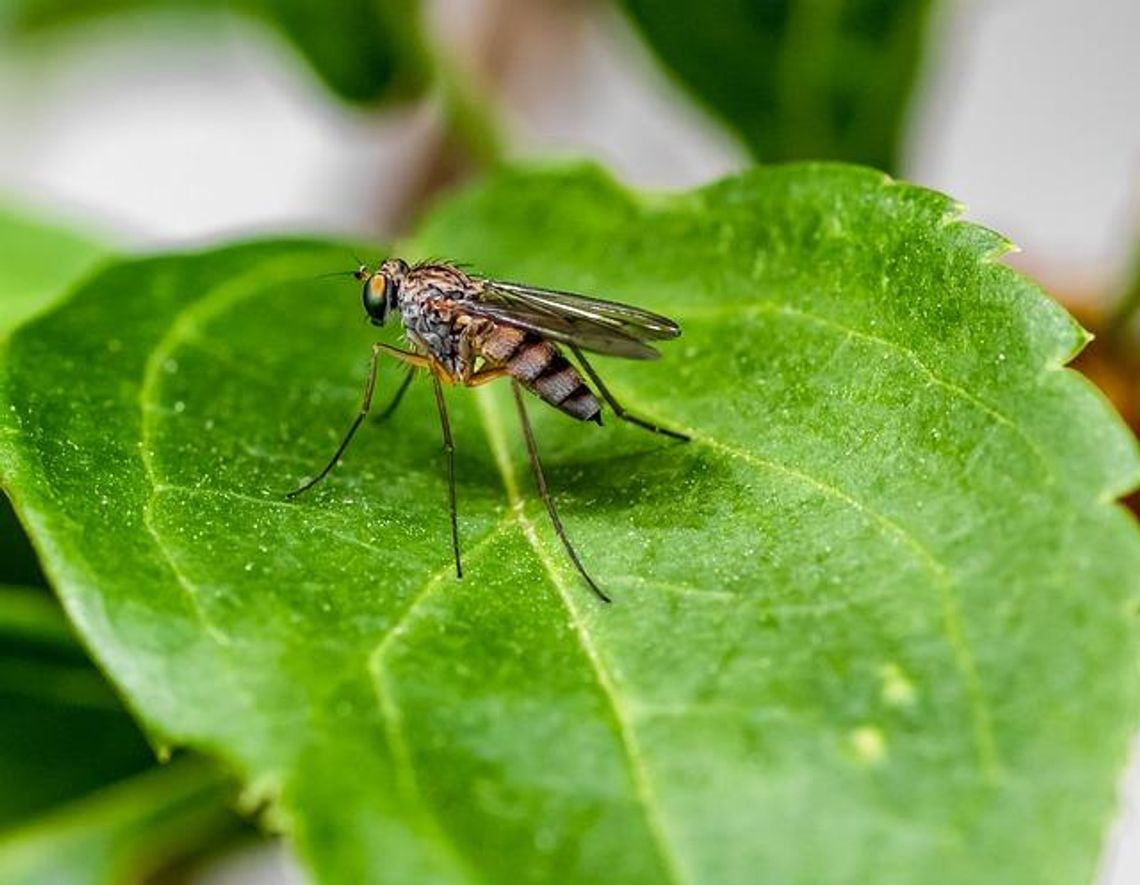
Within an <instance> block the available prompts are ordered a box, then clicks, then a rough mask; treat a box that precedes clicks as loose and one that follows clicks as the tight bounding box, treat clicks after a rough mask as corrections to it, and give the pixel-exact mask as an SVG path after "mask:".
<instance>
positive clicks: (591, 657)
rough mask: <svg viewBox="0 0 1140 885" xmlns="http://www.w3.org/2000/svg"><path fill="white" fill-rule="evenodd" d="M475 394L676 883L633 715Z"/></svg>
mask: <svg viewBox="0 0 1140 885" xmlns="http://www.w3.org/2000/svg"><path fill="white" fill-rule="evenodd" d="M476 398H477V402H478V404H479V412H480V415H481V416H482V418H483V425H484V428H485V430H486V432H487V438H488V440H489V442H490V445H491V450H492V453H493V455H494V458H495V463H496V464H497V465H498V467H499V472H500V474H501V475H502V479H503V485H504V486H505V488H506V492H507V497H508V499H509V500H510V503H511V512H512V513H513V514H514V517H515V519H516V520H517V521H518V524H519V527H520V528H521V529H522V532H523V535H524V536H525V537H526V539H527V543H528V544H529V545H530V547H531V548H532V549H533V550H534V552H535V555H536V556H537V557H538V560H539V562H540V563H541V564H542V566H543V569H544V570H545V571H546V573H547V576H548V577H549V579H550V582H551V584H552V585H553V586H554V589H555V590H556V591H557V592H558V595H559V597H560V598H561V600H562V604H563V606H564V607H565V609H566V613H567V615H568V616H569V619H570V623H571V626H572V627H573V628H574V631H575V634H576V635H577V637H578V642H579V644H580V646H581V648H582V651H583V653H584V654H585V656H586V659H587V660H588V661H589V662H590V665H591V667H592V668H593V670H594V674H595V676H596V677H597V681H598V686H599V688H600V689H601V690H602V693H603V694H604V695H605V697H606V700H607V702H608V704H609V706H610V710H611V712H612V713H613V717H614V724H615V725H616V726H617V734H618V739H619V741H620V743H621V747H622V752H623V754H624V755H625V758H626V762H627V764H628V766H629V773H630V780H631V781H632V783H633V788H634V794H635V796H636V798H637V800H638V803H639V804H640V805H641V808H642V812H643V814H644V815H645V821H646V826H647V827H648V829H649V834H650V837H651V838H652V840H653V843H654V845H655V847H656V849H657V853H658V856H659V858H660V860H661V864H662V867H663V869H664V871H665V872H666V873H667V874H668V877H669V881H671V882H673V883H677V885H680V883H682V882H685V881H686V878H687V877H685V876H683V875H682V872H681V867H680V864H679V863H678V859H677V857H676V855H675V852H674V850H673V848H672V846H671V843H670V841H669V839H668V835H667V833H666V830H665V824H664V820H663V817H662V813H661V807H660V803H659V801H658V799H657V797H656V794H655V791H654V789H653V785H652V781H651V778H650V775H649V771H648V769H647V768H646V766H645V761H644V759H643V758H642V756H643V754H642V752H641V748H640V745H639V743H638V741H637V737H636V735H635V733H634V726H633V717H632V716H630V715H629V712H628V711H627V710H626V709H625V707H624V704H623V702H622V699H621V696H620V695H619V694H618V690H617V685H616V684H615V682H614V680H613V677H612V675H611V674H610V672H609V669H608V668H607V667H606V664H605V661H604V660H603V658H602V656H601V653H600V652H599V650H598V648H597V646H596V645H595V644H594V641H593V639H592V638H591V637H590V634H589V631H588V630H587V629H586V626H585V624H584V623H583V621H582V617H581V614H580V613H579V611H578V608H577V606H575V604H574V602H573V600H572V598H571V597H572V594H571V593H570V592H569V591H568V590H567V587H566V585H565V582H564V581H563V579H562V576H561V573H560V572H559V570H558V568H557V567H556V566H555V564H554V563H553V562H552V561H551V559H550V558H549V556H548V555H547V553H546V550H545V548H544V547H543V546H542V544H541V543H540V541H539V539H538V532H537V531H536V529H535V526H534V523H532V522H531V521H530V520H529V519H528V518H527V517H526V514H525V512H524V502H523V498H522V495H521V494H520V492H519V488H518V483H517V481H516V478H515V473H514V468H513V466H512V464H511V460H510V455H509V454H508V452H507V444H506V439H505V437H504V435H503V431H502V426H501V424H500V422H499V421H498V416H497V415H495V414H494V412H493V409H492V407H491V401H490V398H489V393H488V392H487V391H486V390H478V391H476Z"/></svg>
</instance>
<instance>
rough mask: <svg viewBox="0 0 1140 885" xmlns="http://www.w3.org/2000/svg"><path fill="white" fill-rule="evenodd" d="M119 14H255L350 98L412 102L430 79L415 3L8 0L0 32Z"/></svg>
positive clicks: (18, 33)
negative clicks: (404, 98)
mask: <svg viewBox="0 0 1140 885" xmlns="http://www.w3.org/2000/svg"><path fill="white" fill-rule="evenodd" d="M123 12H162V13H167V14H187V15H197V14H202V13H212V14H218V13H223V12H235V13H238V14H244V15H248V16H254V17H256V18H258V19H259V20H261V21H264V22H266V23H267V24H269V25H270V26H272V27H274V28H276V29H277V30H279V31H280V32H281V33H282V34H284V35H285V36H286V37H287V38H288V39H289V40H290V41H291V42H292V43H293V45H294V46H295V47H296V48H297V50H298V51H299V52H300V54H301V55H302V56H303V57H304V58H305V59H306V60H307V61H308V62H309V64H310V65H311V66H312V68H313V70H315V71H316V73H317V74H318V75H319V76H320V77H321V79H322V80H323V81H324V82H325V84H326V85H327V86H328V87H329V88H330V89H331V90H332V91H333V92H335V93H336V94H337V95H339V96H340V97H341V98H343V99H345V100H347V101H352V102H358V103H374V102H377V101H381V100H384V99H391V98H400V97H411V96H414V95H416V94H418V93H419V92H421V91H422V90H423V89H424V88H426V86H427V85H428V81H429V79H430V71H429V62H428V57H427V53H426V50H425V46H424V41H423V36H422V32H421V20H420V14H421V12H420V3H419V0H329V2H311V0H202V2H197V0H7V2H6V4H5V8H4V9H3V10H2V11H0V29H6V30H7V31H8V33H9V35H10V36H15V37H29V36H33V35H36V34H44V33H47V32H49V31H51V30H53V29H56V28H58V27H60V26H64V25H68V24H74V23H76V22H80V21H82V20H84V19H91V18H95V17H98V16H104V15H110V14H115V13H123ZM0 33H2V30H0Z"/></svg>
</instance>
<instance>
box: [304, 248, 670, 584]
mask: <svg viewBox="0 0 1140 885" xmlns="http://www.w3.org/2000/svg"><path fill="white" fill-rule="evenodd" d="M353 276H355V277H356V279H357V280H359V281H360V282H361V283H362V284H363V293H362V298H363V301H364V310H365V313H366V314H367V316H368V318H369V319H370V320H371V322H372V324H373V325H375V326H383V325H384V323H385V322H386V320H387V319H388V316H389V314H391V313H395V314H396V315H397V316H398V317H399V320H400V322H401V324H402V325H403V329H404V336H405V338H406V340H407V342H408V344H410V345H411V349H409V350H403V349H400V348H398V347H393V346H392V345H389V344H384V343H382V342H377V343H375V344H373V345H372V359H371V362H370V364H369V369H368V376H367V379H366V381H365V384H364V396H363V400H362V402H361V404H360V411H359V412H358V413H357V415H356V418H355V419H354V420H353V422H352V424H351V426H350V427H349V429H348V432H347V433H346V434H345V436H344V439H343V440H342V441H341V443H340V446H339V447H338V448H337V450H336V452H335V454H334V455H333V456H332V458H331V460H329V462H328V464H326V465H325V467H324V468H323V469H322V470H321V471H320V473H318V474H317V475H316V476H314V477H313V478H312V479H310V480H309V481H308V482H306V483H305V484H304V485H302V486H301V487H300V488H298V489H296V490H294V491H292V492H290V493H289V495H288V496H287V497H289V498H290V499H293V498H296V497H297V496H298V495H301V494H303V493H304V492H307V491H308V490H309V489H311V488H312V487H313V486H315V485H316V484H317V483H319V482H320V481H321V480H322V479H324V478H325V477H326V476H328V474H329V472H330V471H331V470H332V469H333V468H334V467H335V466H336V465H337V464H338V463H339V462H340V459H341V456H342V455H343V454H344V453H345V450H346V449H347V448H348V446H349V443H351V442H352V438H353V436H354V435H355V434H356V431H357V430H358V429H359V428H360V425H361V423H362V422H363V421H364V419H365V417H366V416H367V415H368V413H369V411H370V410H371V408H372V394H373V392H374V390H375V387H376V370H377V365H378V361H379V358H380V356H381V355H386V356H390V357H393V358H395V359H396V360H399V361H400V362H402V363H404V364H405V365H406V366H407V367H408V370H407V372H406V373H405V375H404V378H403V381H402V382H401V384H400V386H399V388H397V390H396V393H395V395H394V396H393V398H392V401H391V402H390V403H389V404H388V405H387V407H385V409H384V410H383V412H381V414H380V416H379V419H380V420H383V419H385V418H387V417H389V416H390V415H391V414H392V413H393V412H395V410H396V408H397V407H398V406H399V405H400V401H401V400H402V399H403V396H404V393H405V392H406V391H407V389H408V385H409V384H410V383H411V381H412V378H413V377H414V376H415V374H416V372H417V371H418V370H426V371H427V372H428V373H429V374H430V375H431V379H432V385H433V389H434V392H435V403H436V407H437V409H438V411H439V421H440V426H441V428H442V431H443V444H444V449H445V451H446V453H447V466H448V477H447V478H448V504H449V510H450V516H451V547H452V552H453V554H454V556H455V573H456V576H457V577H462V576H463V566H462V562H461V559H460V553H459V522H458V509H457V507H456V499H455V445H454V442H453V440H452V436H451V425H450V422H449V421H448V417H447V403H446V401H445V399H444V393H443V385H444V384H461V385H463V386H465V387H478V386H479V385H481V384H485V383H487V382H489V381H494V380H496V379H499V378H509V379H510V381H511V387H512V390H513V392H514V398H515V404H516V406H517V408H518V414H519V421H520V422H521V424H522V430H523V437H524V439H525V441H526V448H527V454H528V456H529V459H530V467H531V472H532V473H533V474H534V480H535V485H536V486H537V487H538V493H539V496H540V497H541V498H542V502H543V504H544V505H545V507H546V511H547V513H548V514H549V516H550V522H551V524H552V525H553V527H554V531H555V533H556V534H557V535H558V538H559V540H560V541H561V542H562V546H563V547H564V548H565V549H566V553H567V555H568V556H569V557H570V560H571V562H573V564H574V566H575V568H576V569H577V570H578V572H579V574H581V576H582V577H583V579H585V581H586V583H587V584H588V585H589V587H590V589H591V590H593V592H594V593H595V594H596V595H597V596H598V598H599V599H601V600H602V601H603V602H609V601H610V597H609V596H607V595H606V594H605V593H604V592H602V590H601V588H600V587H599V586H598V585H597V583H596V582H595V581H594V579H593V578H592V577H591V576H590V574H589V572H587V571H586V567H585V566H584V565H583V564H582V561H581V559H580V558H579V557H578V553H577V552H576V551H575V549H574V546H573V545H572V544H571V543H570V539H569V537H568V536H567V534H566V530H565V528H564V527H563V525H562V520H561V519H560V518H559V516H558V510H557V508H556V507H555V506H554V499H553V498H552V497H551V495H550V490H549V488H548V487H547V484H546V476H545V474H544V473H543V470H542V462H541V461H540V460H539V456H538V447H537V445H536V443H535V438H534V430H533V428H532V427H531V423H530V418H529V417H528V415H527V410H526V403H525V402H524V396H523V392H524V391H526V392H528V393H531V394H534V395H536V396H537V397H539V398H540V399H541V400H543V401H544V402H546V403H548V404H550V405H552V406H554V407H555V408H556V409H559V410H560V411H562V412H564V413H566V414H567V415H570V416H572V417H574V418H577V419H578V420H580V421H593V422H595V423H597V424H601V423H602V407H601V403H599V402H598V395H599V394H600V395H601V397H602V399H603V400H605V402H606V403H607V404H608V405H609V407H610V408H611V409H612V410H613V413H614V415H615V416H616V417H618V418H619V419H621V420H622V421H628V422H629V423H631V424H634V425H636V426H638V427H641V428H643V429H645V430H648V431H651V432H653V433H659V434H663V435H665V436H669V437H673V438H674V439H679V440H686V441H687V440H688V439H689V437H688V436H686V435H685V434H683V433H678V432H677V431H675V430H669V429H668V428H665V427H661V426H659V425H657V424H655V423H653V422H651V421H646V420H645V419H643V418H639V417H637V416H636V415H631V414H630V413H629V412H627V411H626V410H625V408H623V407H622V406H621V404H620V403H618V401H617V400H616V399H615V398H614V396H613V394H612V393H610V391H609V389H608V388H607V387H606V385H605V383H604V382H603V381H602V379H601V377H600V376H599V375H598V373H597V372H596V371H594V367H593V366H591V365H590V363H589V361H588V360H587V359H586V357H585V354H584V353H583V351H590V352H592V353H601V354H606V355H608V356H618V357H625V358H627V359H638V360H644V359H656V358H657V357H658V356H659V354H658V352H657V351H656V350H655V349H654V348H653V346H652V345H651V344H650V343H649V342H652V341H662V340H666V339H669V338H676V337H677V336H678V335H680V334H681V330H680V329H679V328H678V327H677V324H676V323H674V322H673V321H672V320H670V319H667V318H665V317H663V316H658V315H657V314H655V313H650V312H649V311H646V310H641V309H640V308H637V307H632V306H630V305H627V304H619V303H616V302H613V301H602V300H600V299H596V298H587V297H586V296H584V295H576V294H573V293H571V292H560V291H556V290H553V289H540V288H537V287H535V286H527V285H522V284H520V283H510V282H505V281H502V280H495V279H489V278H486V277H480V276H476V275H473V274H468V273H466V272H465V271H463V270H461V269H460V268H459V267H456V266H454V265H451V264H444V263H422V264H415V265H409V264H408V263H407V262H405V261H403V260H402V259H399V258H390V259H388V260H387V261H385V262H384V263H383V264H381V265H380V267H379V268H378V269H376V270H375V271H373V270H370V269H369V268H368V267H367V266H366V265H361V266H360V267H359V268H358V269H357V270H356V271H355V272H354V273H353ZM563 346H565V348H566V350H568V351H569V352H570V353H571V354H572V355H573V356H574V358H575V360H576V361H577V363H578V366H579V367H580V368H581V369H582V371H584V372H585V374H586V377H587V378H588V379H589V382H592V383H593V385H594V386H593V388H591V386H590V384H589V383H588V382H587V381H586V380H585V379H583V377H582V375H581V374H579V371H578V369H577V368H575V366H574V365H573V364H571V362H570V361H569V360H568V359H567V358H566V355H565V354H564V353H563V350H562V348H563Z"/></svg>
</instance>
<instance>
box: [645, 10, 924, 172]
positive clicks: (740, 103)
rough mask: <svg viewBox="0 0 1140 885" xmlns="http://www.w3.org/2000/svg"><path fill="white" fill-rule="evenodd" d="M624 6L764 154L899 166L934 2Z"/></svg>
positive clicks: (668, 63) (661, 53)
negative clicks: (902, 142)
mask: <svg viewBox="0 0 1140 885" xmlns="http://www.w3.org/2000/svg"><path fill="white" fill-rule="evenodd" d="M623 4H624V7H625V9H626V11H627V12H628V13H629V16H630V18H631V20H632V21H633V22H634V24H635V25H636V26H637V27H638V28H639V29H640V30H641V32H642V34H643V36H644V37H645V40H646V42H647V43H648V44H649V46H650V48H651V49H652V50H653V51H654V52H655V53H656V54H657V56H658V57H659V59H660V61H661V62H662V64H663V65H664V66H665V67H666V68H668V69H669V71H670V72H671V73H672V74H673V75H674V76H675V77H676V78H677V79H678V80H679V81H680V82H681V83H682V84H683V85H684V86H685V87H686V88H687V89H688V90H689V91H690V92H691V93H692V94H693V96H694V97H695V98H697V99H698V100H699V101H701V102H702V103H704V104H706V105H707V106H708V107H709V108H710V109H711V110H712V111H713V112H714V113H716V114H717V115H718V116H720V117H721V118H722V119H723V120H724V121H725V122H726V123H727V124H728V125H729V126H731V127H732V128H733V129H734V130H736V132H737V133H739V135H740V137H741V138H743V139H744V142H745V143H746V144H747V145H748V147H749V148H750V149H751V150H752V151H754V152H755V154H756V156H757V157H759V158H761V159H763V160H767V161H769V162H771V161H776V160H825V159H834V160H850V161H852V162H858V163H867V164H869V165H872V166H876V167H878V168H880V169H886V170H894V169H896V168H897V166H898V154H899V148H900V140H901V137H902V134H903V133H902V127H903V124H904V122H905V115H906V109H907V102H908V100H909V98H910V94H911V90H912V88H913V86H914V81H915V77H916V74H917V72H918V66H919V60H920V57H921V52H922V48H923V42H924V38H925V33H926V30H927V18H928V15H929V12H930V7H931V3H930V0H904V2H893V0H848V2H839V3H836V2H827V3H815V2H807V0H712V2H709V0H685V2H671V3H660V2H655V0H623ZM694 23H698V24H696V25H694Z"/></svg>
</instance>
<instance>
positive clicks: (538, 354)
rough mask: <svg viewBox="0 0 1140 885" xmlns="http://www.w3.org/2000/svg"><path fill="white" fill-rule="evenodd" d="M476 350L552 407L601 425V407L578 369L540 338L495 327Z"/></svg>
mask: <svg viewBox="0 0 1140 885" xmlns="http://www.w3.org/2000/svg"><path fill="white" fill-rule="evenodd" d="M480 351H481V353H482V355H483V357H484V358H485V359H487V360H489V361H491V362H492V363H495V364H498V365H504V366H506V368H507V372H508V373H510V375H511V377H512V378H517V379H518V380H519V382H520V383H522V385H523V386H524V387H526V388H527V389H528V390H530V391H532V392H533V393H536V394H538V396H540V397H541V398H542V399H543V400H545V401H546V402H548V403H550V405H552V406H554V407H555V408H557V409H561V410H562V411H563V412H565V413H566V414H567V415H573V416H574V417H575V418H578V419H579V420H581V421H596V422H597V423H598V424H601V423H602V407H601V405H600V404H599V403H598V400H597V398H595V396H594V394H593V392H592V391H591V390H590V388H589V387H587V386H586V383H585V382H584V381H583V380H582V376H581V375H579V374H578V370H577V369H575V368H574V367H573V366H572V365H570V361H569V360H567V359H566V357H564V356H563V355H562V352H561V351H560V350H559V349H558V347H557V346H556V345H554V344H553V343H551V342H550V341H547V340H546V339H545V338H543V337H542V336H541V335H537V334H535V333H534V332H524V331H523V330H521V329H515V328H513V327H511V326H499V327H498V328H496V329H495V331H494V332H493V333H492V334H491V335H490V336H488V338H487V339H486V340H484V342H483V345H482V347H481V348H480Z"/></svg>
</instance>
